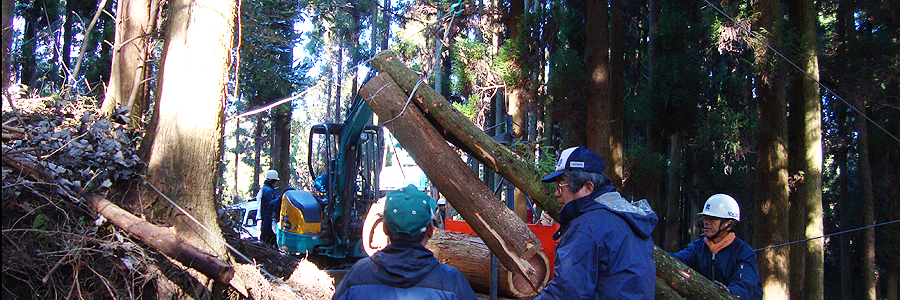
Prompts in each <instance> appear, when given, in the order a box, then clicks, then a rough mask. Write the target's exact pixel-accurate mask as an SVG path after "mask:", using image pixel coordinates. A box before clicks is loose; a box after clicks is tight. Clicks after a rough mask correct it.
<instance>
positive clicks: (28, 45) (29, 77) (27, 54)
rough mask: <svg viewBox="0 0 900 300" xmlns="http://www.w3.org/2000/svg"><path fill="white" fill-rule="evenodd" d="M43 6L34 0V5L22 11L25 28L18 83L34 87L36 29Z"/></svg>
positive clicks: (38, 0)
mask: <svg viewBox="0 0 900 300" xmlns="http://www.w3.org/2000/svg"><path fill="white" fill-rule="evenodd" d="M42 5H43V1H42V0H35V1H34V4H33V5H32V6H30V7H28V8H25V9H24V10H23V11H22V18H23V19H25V28H24V33H23V36H22V62H21V63H20V65H21V71H20V73H19V82H21V83H22V84H24V85H27V86H32V85H34V82H35V80H36V79H37V78H36V75H35V72H37V67H38V66H37V58H36V57H35V54H34V52H35V49H36V47H37V46H36V45H37V39H36V37H37V28H38V21H39V20H40V19H41V16H40V13H41V9H40V7H41V6H42Z"/></svg>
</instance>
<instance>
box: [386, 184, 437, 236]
mask: <svg viewBox="0 0 900 300" xmlns="http://www.w3.org/2000/svg"><path fill="white" fill-rule="evenodd" d="M436 208H437V203H436V202H435V201H434V198H431V196H428V194H426V193H424V192H422V191H419V189H418V188H416V186H414V185H412V184H410V185H408V186H407V187H405V188H402V189H399V190H396V191H391V192H390V193H388V194H387V200H386V201H385V202H384V224H385V225H386V226H387V227H388V229H390V230H391V232H394V233H403V234H408V235H416V234H419V233H422V232H425V230H427V229H428V224H429V223H430V222H431V218H432V216H433V214H434V210H435V209H436Z"/></svg>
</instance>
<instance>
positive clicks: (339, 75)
mask: <svg viewBox="0 0 900 300" xmlns="http://www.w3.org/2000/svg"><path fill="white" fill-rule="evenodd" d="M344 44H345V43H344V41H343V40H341V39H340V38H337V45H336V46H337V50H336V51H335V54H334V65H335V66H337V70H335V71H334V95H333V96H334V121H335V122H341V121H342V120H343V119H341V109H342V108H343V107H344V106H343V104H341V99H342V98H343V95H341V88H342V87H343V85H344Z"/></svg>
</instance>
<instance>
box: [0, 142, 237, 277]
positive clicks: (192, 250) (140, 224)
mask: <svg viewBox="0 0 900 300" xmlns="http://www.w3.org/2000/svg"><path fill="white" fill-rule="evenodd" d="M2 158H3V159H2V162H3V164H4V165H6V166H9V167H12V168H14V169H17V170H19V171H20V172H22V173H23V175H25V176H28V177H31V178H33V179H35V180H38V181H41V182H49V180H50V179H51V176H50V175H49V174H48V173H47V172H46V169H45V168H44V167H42V166H40V165H38V164H37V163H35V162H34V161H33V160H32V159H28V158H27V157H24V156H22V155H16V154H13V155H3V156H2ZM78 192H80V191H78ZM85 200H87V202H88V203H89V204H90V206H91V208H92V209H94V211H96V212H97V213H98V214H100V215H101V216H103V217H104V218H106V219H107V220H109V221H110V222H111V223H113V224H115V225H116V226H118V227H120V228H122V229H123V230H125V231H127V232H128V233H129V234H132V235H134V236H137V237H138V238H139V239H140V240H141V241H143V242H144V243H146V244H147V245H149V246H150V247H153V248H154V249H157V250H159V251H160V252H161V253H162V254H164V255H166V256H168V257H171V258H172V259H175V260H177V261H178V262H180V263H181V264H182V265H184V266H186V267H188V268H191V269H194V270H197V271H198V272H200V273H202V274H203V275H205V276H207V277H209V278H212V279H213V280H216V281H219V282H221V283H225V284H231V285H232V286H234V287H235V289H237V290H238V291H241V292H242V293H244V294H246V291H242V289H241V288H240V286H242V283H240V282H233V281H232V279H233V278H234V268H233V267H232V266H231V265H229V264H228V263H226V262H224V261H222V260H220V259H218V258H216V257H215V256H213V255H211V254H209V253H207V252H205V251H203V250H201V249H200V248H197V247H195V246H193V245H191V244H189V243H187V242H185V241H184V240H183V239H182V238H181V237H180V236H178V235H176V234H175V232H173V231H172V230H170V229H168V228H164V227H159V226H156V225H153V224H151V223H150V222H147V221H146V220H144V219H141V218H138V217H136V216H135V215H133V214H131V213H129V212H128V211H126V210H124V209H122V208H121V207H119V206H118V205H115V204H113V203H112V202H109V200H106V199H105V198H103V197H101V196H98V195H85Z"/></svg>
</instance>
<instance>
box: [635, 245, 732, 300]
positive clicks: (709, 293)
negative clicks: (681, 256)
mask: <svg viewBox="0 0 900 300" xmlns="http://www.w3.org/2000/svg"><path fill="white" fill-rule="evenodd" d="M655 248H656V249H654V252H653V261H654V262H656V277H657V278H659V279H657V280H656V282H657V285H659V282H660V279H661V280H662V281H663V282H665V283H666V285H667V286H668V288H671V289H672V290H675V291H676V292H678V294H679V295H681V296H682V297H685V298H687V299H738V298H737V297H736V296H734V295H732V294H731V293H730V292H728V290H727V289H724V288H719V285H717V284H714V283H713V282H712V281H710V280H709V279H707V278H706V277H703V275H700V273H697V271H694V269H691V268H690V267H688V266H687V265H685V264H684V263H682V262H681V261H679V260H678V259H676V258H675V257H673V256H671V255H669V254H668V253H666V251H663V249H660V248H659V247H655ZM659 289H660V288H659V287H657V293H658V291H659Z"/></svg>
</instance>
